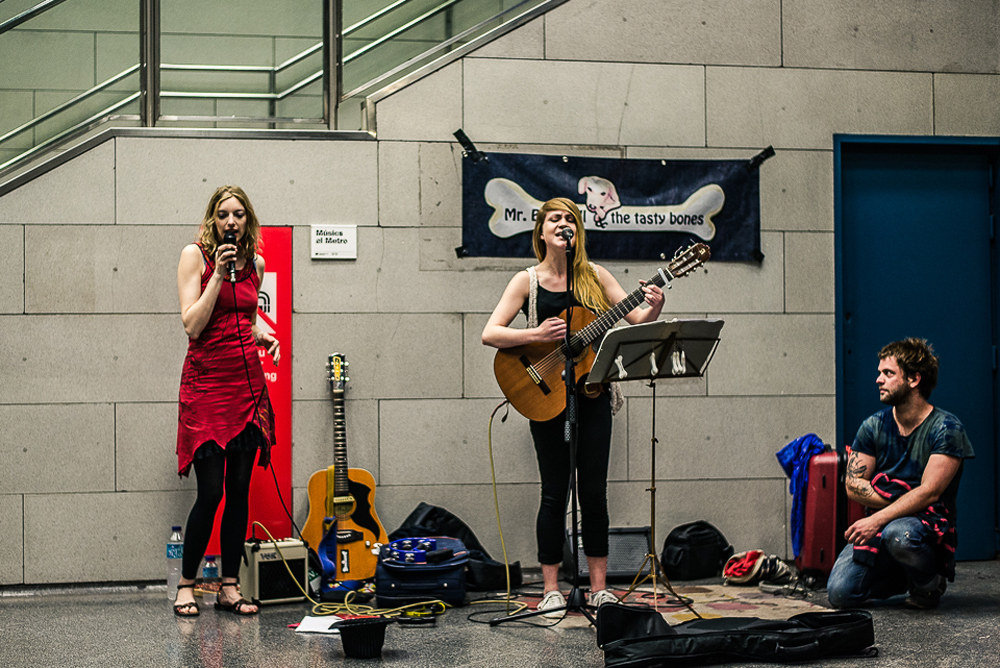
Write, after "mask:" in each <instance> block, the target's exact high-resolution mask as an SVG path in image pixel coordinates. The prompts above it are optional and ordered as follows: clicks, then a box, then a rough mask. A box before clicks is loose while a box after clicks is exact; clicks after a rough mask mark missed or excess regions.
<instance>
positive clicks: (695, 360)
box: [587, 320, 725, 617]
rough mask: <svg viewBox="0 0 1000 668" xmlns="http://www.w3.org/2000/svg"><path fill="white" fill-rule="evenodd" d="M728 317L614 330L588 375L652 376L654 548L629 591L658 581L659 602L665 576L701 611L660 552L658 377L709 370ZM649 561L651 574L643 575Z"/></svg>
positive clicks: (599, 378) (602, 379) (600, 379)
mask: <svg viewBox="0 0 1000 668" xmlns="http://www.w3.org/2000/svg"><path fill="white" fill-rule="evenodd" d="M724 324H725V323H724V322H723V321H722V320H671V321H666V320H657V321H655V322H647V323H643V324H641V325H632V326H631V327H622V328H620V329H612V330H611V331H610V332H608V333H607V334H606V335H605V337H604V340H603V341H601V347H600V349H599V350H598V351H597V357H596V359H595V360H594V364H593V366H592V367H591V369H590V374H589V375H588V376H587V382H588V383H609V382H612V381H631V380H649V387H650V388H652V391H653V392H652V394H653V406H652V435H651V437H650V465H649V466H650V468H649V470H650V474H649V480H650V482H649V488H648V489H647V490H646V491H647V492H649V493H650V496H649V527H650V537H649V540H650V552H649V553H647V554H646V558H645V560H644V561H643V562H642V566H640V567H639V571H638V573H636V576H635V579H634V580H633V581H632V586H631V587H629V590H628V593H627V594H626V596H627V595H628V594H631V593H632V592H633V591H635V589H636V587H638V586H639V585H641V584H642V583H644V582H646V580H652V581H653V607H654V608H655V607H656V597H657V592H656V585H657V582H662V583H663V584H664V585H665V586H666V588H667V591H669V592H670V593H671V594H672V595H673V596H674V597H675V598H676V599H677V600H678V601H679V602H681V603H683V604H684V605H685V606H686V607H687V609H688V610H690V611H691V612H692V613H693V614H694V615H695V616H696V617H701V615H699V614H698V613H697V612H695V610H694V608H692V607H691V603H690V601H689V600H688V599H686V598H682V597H680V596H678V595H677V592H675V591H674V588H673V587H672V586H671V584H670V580H668V579H667V576H666V574H665V572H664V570H663V564H661V563H660V559H659V557H657V556H656V443H657V440H656V379H657V378H700V377H701V376H703V375H704V374H705V369H707V368H708V363H709V362H710V361H712V356H713V355H715V350H716V348H718V346H719V332H720V331H721V330H722V326H723V325H724ZM646 564H649V575H646V576H645V577H644V578H642V579H641V580H640V579H639V576H641V575H642V573H643V571H645V569H646Z"/></svg>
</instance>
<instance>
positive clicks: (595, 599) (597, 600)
mask: <svg viewBox="0 0 1000 668" xmlns="http://www.w3.org/2000/svg"><path fill="white" fill-rule="evenodd" d="M587 602H588V603H590V605H592V606H594V607H595V608H599V607H601V606H602V605H604V604H605V603H619V602H620V601H619V600H618V597H617V596H615V595H614V594H613V593H611V590H610V589H602V590H601V591H595V592H591V594H590V596H589V600H588V601H587Z"/></svg>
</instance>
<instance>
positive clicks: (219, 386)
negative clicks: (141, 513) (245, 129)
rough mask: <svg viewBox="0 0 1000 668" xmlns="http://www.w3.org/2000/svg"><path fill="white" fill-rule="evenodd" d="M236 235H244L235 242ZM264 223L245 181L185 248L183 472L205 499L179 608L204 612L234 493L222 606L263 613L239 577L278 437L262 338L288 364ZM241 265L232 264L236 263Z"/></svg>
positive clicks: (196, 515) (196, 518)
mask: <svg viewBox="0 0 1000 668" xmlns="http://www.w3.org/2000/svg"><path fill="white" fill-rule="evenodd" d="M227 233H231V234H233V235H235V239H236V242H235V243H228V242H226V240H225V236H226V234H227ZM259 244H260V222H259V221H258V220H257V216H256V215H255V214H254V211H253V206H252V205H251V204H250V200H249V199H248V198H247V196H246V193H244V192H243V190H242V189H241V188H239V187H237V186H222V187H220V188H218V189H216V191H215V193H214V194H213V195H212V198H211V199H210V200H209V203H208V208H207V209H206V211H205V216H204V218H203V220H202V223H201V230H200V233H199V237H198V241H197V242H196V243H193V244H190V245H188V246H186V247H185V248H184V250H183V251H181V259H180V263H179V264H178V266H177V291H178V293H179V296H180V304H181V320H182V322H183V323H184V331H185V333H187V335H188V352H187V357H186V358H185V360H184V369H183V371H182V373H181V386H180V402H179V408H178V425H177V466H178V473H179V474H180V475H181V476H186V475H188V473H189V472H190V470H191V467H192V465H193V466H194V471H195V477H196V478H197V482H198V497H197V499H196V500H195V503H194V507H193V508H191V513H190V515H189V516H188V522H187V531H186V533H185V536H184V560H183V565H182V570H181V580H180V584H179V585H178V588H177V599H176V601H175V604H174V613H175V614H177V615H178V616H181V617H195V616H197V615H198V614H199V610H198V606H197V604H196V603H195V601H194V583H195V578H196V577H197V575H198V566H199V564H200V563H201V559H202V557H203V556H204V555H205V550H206V549H207V547H208V542H209V539H210V537H211V532H212V526H213V524H214V522H215V512H216V510H217V509H218V507H219V503H220V501H221V500H222V496H223V492H225V498H226V505H225V509H224V510H223V513H222V524H221V527H220V536H219V545H220V551H221V553H222V554H221V557H222V588H221V590H220V591H219V596H218V602H217V603H216V604H215V607H216V608H218V609H220V610H226V611H229V612H233V613H236V614H238V615H253V614H256V613H257V606H255V605H253V604H252V603H250V602H249V601H247V600H245V599H243V598H242V597H241V596H240V592H239V588H238V584H239V583H238V576H239V570H240V560H241V559H242V556H243V542H244V540H245V538H246V529H247V521H248V517H249V496H250V475H251V472H252V471H253V462H254V459H255V458H256V457H257V452H258V451H260V457H259V460H258V464H259V465H260V466H265V467H266V466H267V465H268V464H269V462H270V448H271V446H272V445H273V444H274V424H273V420H272V413H271V402H270V399H269V398H268V394H267V386H266V385H265V383H264V372H263V370H262V369H261V366H260V360H259V359H258V356H257V347H258V346H260V347H262V348H264V349H266V350H267V352H268V353H269V354H270V355H271V356H272V357H273V358H274V363H275V364H277V363H278V359H279V357H280V352H279V346H278V340H277V339H275V338H274V336H272V335H271V334H270V333H268V332H266V331H264V330H262V329H260V328H259V327H258V326H257V293H258V292H259V291H260V284H261V280H262V279H263V277H264V258H262V257H260V256H259V255H257V248H258V246H259ZM231 265H232V266H231Z"/></svg>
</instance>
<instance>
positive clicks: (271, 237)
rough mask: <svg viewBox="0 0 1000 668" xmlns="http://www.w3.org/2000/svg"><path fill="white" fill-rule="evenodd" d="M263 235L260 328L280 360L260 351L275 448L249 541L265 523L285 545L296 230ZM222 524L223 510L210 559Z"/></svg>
mask: <svg viewBox="0 0 1000 668" xmlns="http://www.w3.org/2000/svg"><path fill="white" fill-rule="evenodd" d="M260 231H261V248H260V250H259V254H260V256H261V257H263V258H264V261H265V265H264V269H265V271H264V280H263V281H261V287H260V294H259V295H258V298H257V326H258V327H259V328H260V329H261V330H263V331H266V332H270V333H272V334H273V335H274V336H275V337H276V338H277V339H278V341H279V342H280V343H281V358H280V361H279V363H278V365H277V366H275V364H274V361H273V360H272V359H271V357H270V355H268V354H267V353H266V352H265V351H264V349H263V348H258V349H257V354H258V356H259V357H260V363H261V366H262V367H263V369H264V378H265V379H266V381H267V391H268V394H269V395H270V397H271V407H272V408H273V410H274V426H275V438H276V442H275V444H274V447H273V448H271V468H270V469H262V468H260V467H258V466H256V465H255V466H254V469H253V477H252V478H251V481H250V523H249V524H248V526H247V536H249V535H250V534H251V531H252V529H251V527H252V525H253V522H260V523H261V524H263V525H264V526H265V527H267V530H268V531H270V532H271V534H272V535H273V536H274V537H275V538H278V539H280V538H289V537H291V536H292V522H291V520H290V519H289V517H288V514H286V512H285V508H287V509H288V513H291V512H292V507H291V503H292V228H291V227H261V230H260ZM272 471H273V475H272ZM275 480H277V485H275ZM279 491H280V494H279ZM221 520H222V508H221V507H220V508H219V511H218V512H216V515H215V528H214V530H213V531H212V540H211V542H210V543H209V546H208V554H218V553H219V523H220V522H221ZM257 537H258V538H263V539H265V540H266V539H267V534H265V533H264V532H262V531H260V530H257Z"/></svg>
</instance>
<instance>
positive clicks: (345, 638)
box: [333, 617, 392, 659]
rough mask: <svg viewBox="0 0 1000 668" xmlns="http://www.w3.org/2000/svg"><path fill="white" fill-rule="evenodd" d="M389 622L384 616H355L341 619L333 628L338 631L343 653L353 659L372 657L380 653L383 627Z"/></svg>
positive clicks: (382, 641) (383, 637)
mask: <svg viewBox="0 0 1000 668" xmlns="http://www.w3.org/2000/svg"><path fill="white" fill-rule="evenodd" d="M391 623H392V620H389V619H386V618H385V617H355V618H354V619H342V620H341V621H339V622H337V623H335V624H334V625H333V628H335V629H337V630H338V631H340V641H341V642H342V643H343V645H344V654H346V655H347V656H349V657H352V658H354V659H373V658H375V657H377V656H381V655H382V645H383V644H384V643H385V627H386V626H388V625H389V624H391Z"/></svg>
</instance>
